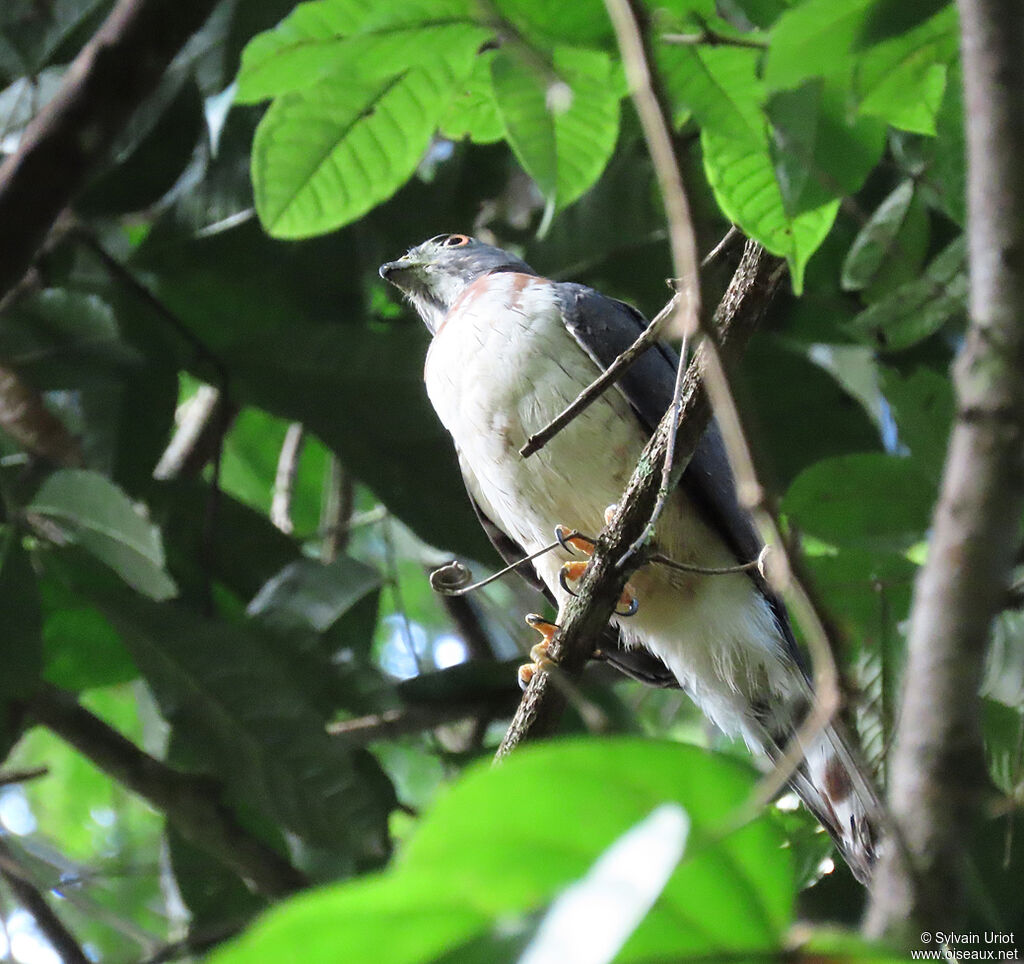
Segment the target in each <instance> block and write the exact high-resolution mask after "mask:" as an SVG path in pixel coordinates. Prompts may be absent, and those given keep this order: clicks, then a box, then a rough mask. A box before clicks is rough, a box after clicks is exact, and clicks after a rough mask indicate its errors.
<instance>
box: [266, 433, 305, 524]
mask: <svg viewBox="0 0 1024 964" xmlns="http://www.w3.org/2000/svg"><path fill="white" fill-rule="evenodd" d="M304 439H305V430H304V429H303V427H302V423H301V422H292V423H291V425H289V426H288V431H287V432H285V436H284V442H282V443H281V453H280V455H278V458H277V472H276V473H275V474H274V496H273V499H272V500H271V503H270V521H271V522H273V523H274V525H275V526H277V528H278V529H280V530H281V531H282V532H283V533H284V534H285V535H291V534H292V532H293V531H294V530H295V525H294V523H293V522H292V497H293V496H294V495H295V480H296V479H297V478H298V475H299V459H300V458H301V456H302V443H303V441H304Z"/></svg>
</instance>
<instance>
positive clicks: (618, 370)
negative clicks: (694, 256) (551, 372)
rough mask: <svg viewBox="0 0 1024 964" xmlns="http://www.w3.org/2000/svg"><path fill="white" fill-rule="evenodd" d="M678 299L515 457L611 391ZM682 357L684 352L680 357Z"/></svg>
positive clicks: (736, 233)
mask: <svg viewBox="0 0 1024 964" xmlns="http://www.w3.org/2000/svg"><path fill="white" fill-rule="evenodd" d="M740 236H741V235H740V230H739V228H737V227H736V226H735V225H732V226H731V227H730V228H729V230H728V231H727V232H726V234H725V236H724V237H723V238H722V240H721V241H719V242H718V244H716V245H715V246H714V247H713V248H712V249H711V250H710V251H709V252H708V253H707V254H706V255H705V256H704V260H703V261H701V263H700V266H701V267H702V268H704V267H707V266H708V265H709V264H711V263H712V262H713V261H715V260H716V259H717V258H718V257H719V256H720V255H721V254H722V252H723V251H725V249H726V248H727V247H728V246H729V245H730V244H732V242H733V241H734V240H735V239H736V238H738V237H740ZM679 297H680V296H679V295H678V294H676V295H674V296H673V297H672V299H671V300H670V301H669V303H668V304H667V305H665V307H664V308H662V309H661V311H659V312H658V313H657V314H656V315H655V316H654V319H653V320H652V321H651V322H650V324H648V326H647V327H646V328H645V329H644V330H643V331H642V332H641V333H640V334H639V336H637V339H636V341H634V342H633V344H632V345H630V346H629V348H627V349H626V350H625V351H624V352H623V353H622V354H621V355H619V357H618V358H616V359H615V361H613V362H612V363H611V364H610V365H609V366H608V367H607V368H606V369H605V370H604V371H603V372H601V374H600V375H598V376H597V378H595V379H594V380H593V381H592V382H591V383H590V384H589V385H588V386H587V387H586V388H584V389H583V391H582V392H580V393H579V395H577V396H576V397H575V398H574V399H573V400H572V401H571V402H570V403H569V404H568V405H566V407H565V408H564V409H562V411H561V412H559V413H558V414H557V415H556V416H555V417H554V418H553V419H552V420H551V421H550V422H548V424H547V425H545V426H544V427H543V428H542V429H540V430H539V431H537V432H535V433H534V434H533V435H531V436H530V437H529V438H528V439H527V440H526V444H525V445H524V446H523V447H522V448H521V449H520V450H519V454H520V455H521V456H522V457H523V458H524V459H525V458H529V457H530V456H531V455H533V454H534V453H536V452H539V451H540V450H541V449H542V448H544V446H545V445H547V444H548V442H550V441H551V440H552V439H553V438H554V437H555V436H556V435H557V434H558V433H559V432H561V431H562V429H564V428H565V427H566V425H568V424H569V423H570V422H571V421H573V419H575V418H576V417H577V416H578V415H579V414H580V412H582V411H585V410H586V409H587V408H589V407H590V405H591V404H592V403H593V402H595V401H596V400H597V399H598V398H599V397H600V396H601V395H602V394H603V393H604V392H605V391H607V390H608V389H609V388H611V386H612V385H614V384H615V383H616V382H617V381H618V380H619V379H620V378H621V377H622V376H623V374H625V372H626V369H627V368H629V367H630V365H632V364H633V362H635V361H636V360H637V359H638V358H639V357H640V356H641V355H643V353H644V352H645V351H647V349H648V348H650V347H651V345H653V344H654V343H655V342H656V341H657V340H658V338H659V337H660V332H661V330H662V329H663V328H664V327H665V322H666V320H667V319H668V318H669V317H671V315H672V313H673V312H674V311H675V310H676V308H677V306H678V304H679ZM681 354H682V355H684V356H685V354H686V352H685V350H684V351H683V352H682V353H681Z"/></svg>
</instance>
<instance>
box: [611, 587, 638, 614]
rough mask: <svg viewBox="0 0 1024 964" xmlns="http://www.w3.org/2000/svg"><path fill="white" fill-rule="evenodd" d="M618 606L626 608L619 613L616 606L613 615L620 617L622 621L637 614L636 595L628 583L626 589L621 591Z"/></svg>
mask: <svg viewBox="0 0 1024 964" xmlns="http://www.w3.org/2000/svg"><path fill="white" fill-rule="evenodd" d="M618 605H619V606H625V607H626V608H625V609H624V610H621V611H620V610H619V608H618V606H616V608H615V615H616V616H620V617H622V618H623V619H628V618H629V617H630V616H635V615H636V614H637V610H638V609H639V608H640V600H639V599H637V598H636V593H635V592H634V590H633V587H632V586H631V585H630V584H629V583H628V582H627V583H626V588H625V589H623V590H622V595H621V596H619V604H618Z"/></svg>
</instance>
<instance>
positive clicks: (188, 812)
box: [28, 687, 307, 898]
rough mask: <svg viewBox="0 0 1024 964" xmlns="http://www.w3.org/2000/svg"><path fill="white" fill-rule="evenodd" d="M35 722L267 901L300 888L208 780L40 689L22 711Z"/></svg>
mask: <svg viewBox="0 0 1024 964" xmlns="http://www.w3.org/2000/svg"><path fill="white" fill-rule="evenodd" d="M28 709H29V711H30V713H31V714H32V716H33V717H35V719H36V720H38V721H39V722H40V723H41V724H42V725H43V726H45V727H46V728H47V729H49V730H52V731H53V732H54V733H55V734H56V735H57V736H59V737H60V738H61V739H62V740H64V741H65V742H67V743H69V744H70V745H71V746H73V747H74V748H75V749H76V750H78V752H79V753H81V754H82V755H83V756H85V757H86V758H87V759H88V760H90V761H92V763H93V764H95V765H96V766H97V767H99V768H100V769H101V770H102V771H103V772H104V773H106V774H107V775H108V776H109V777H111V778H113V779H114V780H117V781H118V782H119V783H121V784H123V785H124V786H125V787H127V788H128V789H129V790H131V791H132V792H133V793H137V794H138V795H139V796H140V797H142V798H143V799H144V800H146V801H148V802H149V803H150V804H152V805H153V806H154V807H156V808H157V809H159V810H162V811H163V812H164V813H165V814H167V818H168V819H169V820H170V821H171V822H172V823H173V824H174V825H175V826H176V827H177V829H178V830H179V831H180V832H181V834H182V836H184V837H185V838H186V839H188V840H190V841H192V843H194V844H195V845H196V846H197V847H201V848H202V849H203V850H205V851H206V852H207V853H209V854H211V855H212V856H213V857H216V858H217V859H218V860H220V861H221V863H223V864H224V865H225V866H226V867H229V868H230V869H231V870H232V871H234V872H235V873H236V874H238V875H239V876H240V877H242V878H243V879H244V880H246V881H248V882H249V883H250V885H251V886H252V887H253V888H254V889H255V890H257V891H259V892H260V893H262V894H264V895H266V896H267V897H272V898H277V897H284V896H286V895H287V894H290V893H294V892H295V891H297V890H301V889H302V888H303V887H305V886H306V884H307V881H306V879H305V877H304V876H303V874H302V873H301V872H300V871H298V870H296V869H295V868H294V867H293V866H292V865H291V864H290V863H288V861H287V860H285V858H284V857H282V856H281V855H280V854H278V853H277V852H276V851H274V850H272V849H271V848H270V847H268V846H267V845H266V844H265V843H263V842H262V841H261V840H258V839H257V838H256V837H254V836H252V835H251V834H250V833H249V831H248V830H246V829H245V828H244V827H242V825H241V824H240V823H238V821H237V820H236V819H235V816H234V814H232V813H231V811H230V810H229V809H228V808H227V807H225V806H224V805H222V804H221V803H220V802H219V798H220V789H219V787H218V786H217V784H216V782H215V781H213V780H211V779H210V778H208V777H201V776H194V775H190V774H186V773H182V772H180V771H178V770H174V769H172V768H171V767H169V766H167V764H165V763H162V762H161V761H160V760H157V759H156V758H155V757H152V756H150V755H149V754H148V753H144V752H143V751H142V750H140V749H139V748H138V747H137V746H135V744H134V743H132V742H131V741H130V740H127V739H125V737H123V736H122V735H121V734H120V733H118V732H117V730H115V729H113V728H111V727H110V726H108V725H107V724H106V723H104V722H103V720H101V719H99V717H97V716H94V715H93V714H92V713H90V712H89V711H88V710H86V709H85V708H84V707H82V706H80V705H79V704H78V703H76V702H75V701H74V699H72V698H71V697H70V696H69V695H67V694H65V693H62V692H61V691H60V690H58V689H56V688H54V687H45V688H44V689H42V690H41V691H40V692H39V693H38V694H37V695H36V696H35V697H33V699H32V700H31V702H30V703H29V704H28Z"/></svg>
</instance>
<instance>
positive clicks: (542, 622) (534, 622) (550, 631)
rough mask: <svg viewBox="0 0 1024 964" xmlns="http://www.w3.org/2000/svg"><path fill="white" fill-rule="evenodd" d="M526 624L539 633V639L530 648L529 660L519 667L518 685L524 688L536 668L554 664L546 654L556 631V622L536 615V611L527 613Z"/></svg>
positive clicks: (547, 668)
mask: <svg viewBox="0 0 1024 964" xmlns="http://www.w3.org/2000/svg"><path fill="white" fill-rule="evenodd" d="M526 625H527V626H532V627H533V628H534V629H536V630H537V632H538V633H540V635H541V641H540V642H539V643H537V645H536V646H534V647H533V648H532V649H531V650H530V660H531V662H529V663H524V664H523V665H522V666H520V667H519V687H520V689H524V690H525V689H526V687H527V686H529V685H530V680H532V679H533V677H534V675H535V674H536V673H537V671H538V670H550V669H552V668H553V667H554V666H555V665H556V664H555V661H554V660H553V659H551V658H550V657H549V656H548V647H549V646H550V645H551V640H552V639H554V636H555V633H556V632H557V631H558V624H557V623H553V622H551V620H550V619H545V618H544V617H543V616H538V615H537V614H536V613H527V615H526Z"/></svg>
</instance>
